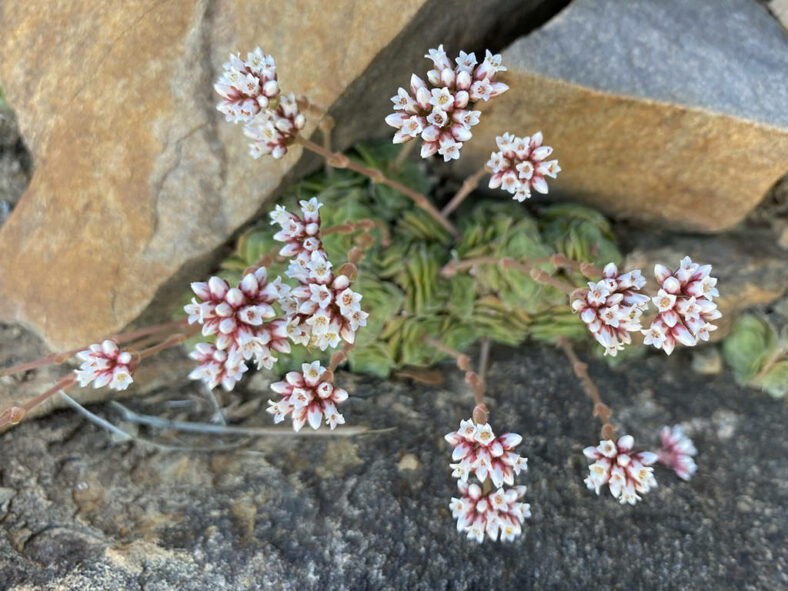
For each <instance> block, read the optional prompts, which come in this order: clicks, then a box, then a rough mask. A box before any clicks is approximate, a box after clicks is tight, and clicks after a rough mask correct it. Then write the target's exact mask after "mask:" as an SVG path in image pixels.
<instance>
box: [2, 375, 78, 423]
mask: <svg viewBox="0 0 788 591" xmlns="http://www.w3.org/2000/svg"><path fill="white" fill-rule="evenodd" d="M76 382H77V375H76V373H70V374H68V375H67V376H64V377H63V378H61V379H60V381H59V382H58V383H57V384H55V385H54V386H52V387H51V388H50V389H49V390H47V391H46V392H44V393H43V394H39V395H38V396H36V397H35V398H33V399H31V400H28V401H27V402H25V403H24V404H22V405H21V406H12V407H11V408H7V409H6V410H5V411H3V414H0V428H2V427H4V426H5V425H7V424H9V423H11V424H13V425H16V424H17V423H19V422H21V421H22V419H24V418H25V415H26V414H27V413H28V412H29V411H30V409H32V408H35V407H36V406H38V405H39V404H41V403H42V402H44V401H45V400H47V399H48V398H51V397H52V396H54V395H55V394H57V393H58V392H60V391H61V390H64V391H65V390H68V389H69V388H71V387H72V386H73V385H74V384H75V383H76Z"/></svg>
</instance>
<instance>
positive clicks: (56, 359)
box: [0, 318, 186, 377]
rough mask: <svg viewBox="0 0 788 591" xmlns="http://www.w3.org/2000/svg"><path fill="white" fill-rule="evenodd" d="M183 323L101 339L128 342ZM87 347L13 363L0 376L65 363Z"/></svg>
mask: <svg viewBox="0 0 788 591" xmlns="http://www.w3.org/2000/svg"><path fill="white" fill-rule="evenodd" d="M185 324H186V319H185V318H182V319H180V320H175V321H172V322H165V323H163V324H155V325H153V326H146V327H145V328H140V329H137V330H133V331H130V332H125V333H120V334H117V335H112V336H109V337H106V338H104V339H102V340H104V341H105V340H108V339H109V340H112V341H115V342H117V343H118V344H122V343H128V342H131V341H134V340H136V339H139V338H141V337H144V336H149V335H154V334H158V333H160V332H164V331H167V330H170V329H172V328H181V327H183V326H184V325H185ZM89 347H90V345H86V346H83V347H79V348H77V349H71V350H69V351H56V352H54V353H50V354H49V355H47V356H46V357H42V358H41V359H37V360H36V361H28V362H27V363H21V364H19V365H14V366H13V367H7V368H5V369H3V370H0V377H3V376H8V375H13V374H16V373H24V372H26V371H30V370H31V369H37V368H39V367H45V366H47V365H60V364H61V363H65V362H66V361H68V360H69V359H71V358H72V357H74V356H75V355H76V354H77V353H79V352H80V351H84V350H85V349H87V348H89Z"/></svg>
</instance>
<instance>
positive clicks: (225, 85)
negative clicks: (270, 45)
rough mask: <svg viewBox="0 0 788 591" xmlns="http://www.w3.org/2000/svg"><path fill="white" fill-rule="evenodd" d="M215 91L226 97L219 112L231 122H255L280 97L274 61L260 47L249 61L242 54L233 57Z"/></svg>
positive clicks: (251, 55)
mask: <svg viewBox="0 0 788 591" xmlns="http://www.w3.org/2000/svg"><path fill="white" fill-rule="evenodd" d="M213 87H214V89H215V90H216V92H217V93H219V95H220V96H221V97H222V100H221V102H219V104H218V105H216V108H217V110H219V111H221V112H222V113H224V114H225V116H226V117H227V121H232V122H233V123H238V122H240V121H251V120H252V119H253V118H254V117H255V115H257V114H258V113H260V112H261V111H263V110H264V109H267V108H268V105H269V104H270V102H271V101H272V100H274V99H276V97H277V96H279V83H278V82H277V81H276V64H275V63H274V58H273V57H271V56H270V55H266V54H264V53H263V50H262V49H260V48H259V47H257V48H255V50H254V51H252V52H250V53H248V54H247V55H246V60H242V59H241V56H240V54H232V53H231V54H230V61H229V62H227V63H226V64H224V72H223V73H222V75H221V76H220V77H219V81H218V82H217V83H216V84H214V86H213Z"/></svg>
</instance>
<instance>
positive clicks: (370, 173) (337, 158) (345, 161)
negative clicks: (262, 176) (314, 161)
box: [296, 135, 459, 238]
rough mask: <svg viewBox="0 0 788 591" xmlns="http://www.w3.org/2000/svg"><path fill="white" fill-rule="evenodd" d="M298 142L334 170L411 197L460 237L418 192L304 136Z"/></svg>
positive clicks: (448, 222) (455, 235)
mask: <svg viewBox="0 0 788 591" xmlns="http://www.w3.org/2000/svg"><path fill="white" fill-rule="evenodd" d="M296 141H297V142H298V143H299V144H301V145H302V146H304V148H306V149H307V150H310V151H312V152H314V153H315V154H319V155H320V156H322V157H323V158H325V159H326V162H327V163H328V164H329V165H331V166H333V167H334V168H349V169H350V170H353V171H355V172H358V173H359V174H363V175H364V176H366V177H368V178H369V179H370V180H371V181H372V182H374V183H382V184H384V185H387V186H389V187H391V188H392V189H396V190H397V191H399V192H400V193H402V194H403V195H406V196H407V197H409V198H410V199H411V200H413V202H414V203H415V204H416V205H417V206H418V207H420V208H421V209H423V210H424V211H426V212H427V213H428V214H430V216H432V217H433V218H434V219H435V221H437V222H438V223H439V224H440V225H441V226H443V227H444V228H445V229H446V230H447V231H448V232H449V233H450V234H451V235H452V236H453V237H454V238H457V237H458V236H459V232H457V228H455V227H454V225H453V224H452V223H451V222H450V221H449V220H447V219H446V218H445V217H444V216H443V215H441V212H440V211H438V210H437V209H436V208H435V206H434V205H433V204H432V203H431V202H430V200H429V199H428V198H427V197H425V196H424V195H422V194H421V193H419V192H418V191H414V190H413V189H411V188H410V187H406V186H405V185H403V184H402V183H400V182H398V181H395V180H393V179H390V178H388V177H387V176H386V175H384V174H383V173H382V172H381V171H379V170H377V169H375V168H369V167H367V166H364V165H362V164H358V163H356V162H353V161H352V160H351V159H350V158H348V157H347V156H345V155H344V154H342V153H340V152H332V151H331V150H327V149H325V148H324V147H323V146H321V145H319V144H316V143H315V142H313V141H311V140H309V139H307V138H305V137H304V136H303V135H298V136H297V137H296Z"/></svg>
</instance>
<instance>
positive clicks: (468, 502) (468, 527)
mask: <svg viewBox="0 0 788 591" xmlns="http://www.w3.org/2000/svg"><path fill="white" fill-rule="evenodd" d="M457 487H458V488H459V489H460V495H461V496H460V498H459V499H457V498H452V500H451V503H450V504H449V508H450V509H451V514H452V517H454V518H455V519H456V520H457V531H460V532H466V533H467V534H468V539H471V540H476V541H477V542H479V543H481V542H483V541H484V536H485V534H487V537H489V538H490V539H491V540H493V541H495V540H497V539H498V536H499V535H500V537H501V541H504V542H511V541H512V540H514V538H516V537H517V536H519V535H520V534H521V533H522V531H523V530H522V524H523V522H524V521H525V519H526V518H528V517H531V506H530V505H529V504H528V503H521V502H520V500H521V499H522V498H523V496H524V495H525V487H524V486H516V487H514V488H510V489H504V488H499V489H498V490H496V491H495V492H493V491H490V492H488V493H487V494H484V493H483V492H482V488H481V487H480V486H479V485H478V484H475V483H474V484H468V483H467V482H465V481H462V480H460V481H458V482H457Z"/></svg>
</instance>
